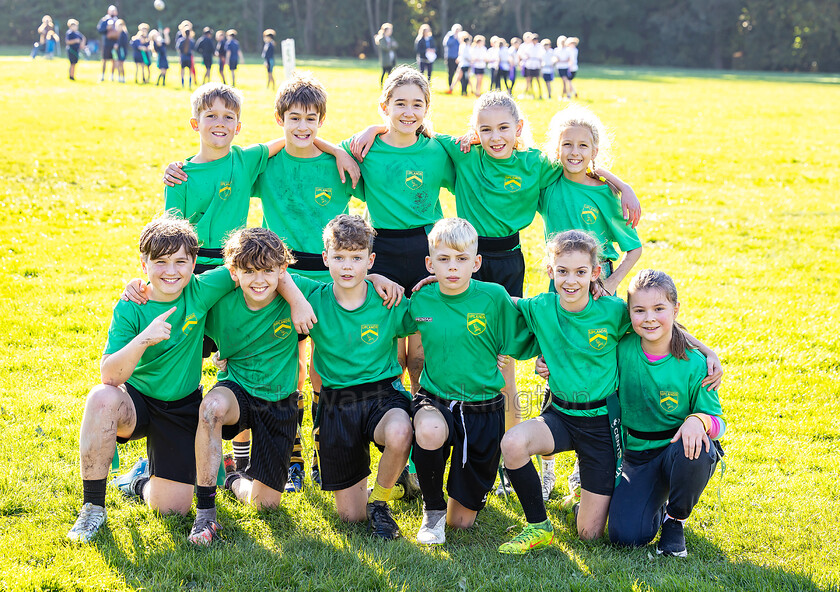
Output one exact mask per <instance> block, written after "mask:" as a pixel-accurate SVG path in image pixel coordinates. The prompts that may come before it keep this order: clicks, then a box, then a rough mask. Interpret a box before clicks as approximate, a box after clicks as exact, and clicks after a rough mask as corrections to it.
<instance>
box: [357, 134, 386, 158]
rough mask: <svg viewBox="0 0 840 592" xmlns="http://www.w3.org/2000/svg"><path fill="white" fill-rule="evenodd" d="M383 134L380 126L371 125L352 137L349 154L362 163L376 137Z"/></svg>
mask: <svg viewBox="0 0 840 592" xmlns="http://www.w3.org/2000/svg"><path fill="white" fill-rule="evenodd" d="M382 133H385V132H384V131H383V127H382V126H381V125H372V126H370V127H368V128H366V129H365V130H364V131H363V132H361V133H358V134H356V135H355V136H353V139H352V140H350V153H351V154H352V155H353V156H354V157H355V158H356V159H357V160H358V161H359V162H361V161H363V160H364V159H365V156H367V153H368V152H369V151H370V148H371V146H373V143H374V141H376V136H378V135H379V134H382Z"/></svg>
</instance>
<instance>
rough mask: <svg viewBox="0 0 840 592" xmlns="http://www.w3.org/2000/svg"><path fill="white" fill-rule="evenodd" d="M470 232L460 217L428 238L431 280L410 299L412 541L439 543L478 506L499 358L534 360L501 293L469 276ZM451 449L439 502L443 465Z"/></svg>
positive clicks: (473, 249)
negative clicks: (417, 371) (414, 339)
mask: <svg viewBox="0 0 840 592" xmlns="http://www.w3.org/2000/svg"><path fill="white" fill-rule="evenodd" d="M477 249H478V235H477V233H476V231H475V229H474V228H473V227H472V225H471V224H470V223H469V222H467V221H466V220H462V219H460V218H445V219H443V220H440V221H439V222H437V223H436V224H435V226H434V228H433V229H432V231H431V232H430V233H429V256H428V258H427V259H426V267H427V268H428V271H429V272H430V273H433V274H434V275H435V277H436V278H437V283H436V284H433V285H430V286H426V287H424V288H422V289H421V290H420V291H418V292H417V293H415V294H414V296H413V297H412V299H411V304H410V306H409V309H410V312H411V317H412V319H413V320H414V323H415V324H416V325H417V327H418V328H419V330H420V334H421V335H422V337H423V343H424V344H425V351H426V364H425V367H424V369H423V374H422V375H421V377H420V387H421V388H420V391H419V392H418V393H417V395H416V396H415V397H414V400H413V402H412V412H413V418H414V429H415V444H414V447H413V449H412V458H413V460H414V464H415V466H416V468H417V476H418V477H419V480H420V489H421V490H422V492H423V523H422V525H421V527H420V530H419V532H418V533H417V540H418V541H419V542H421V543H423V544H441V543H443V542H445V540H446V536H445V525H446V523H449V525H450V526H452V527H454V528H468V527H470V526H472V525H473V523H474V522H475V517H476V515H477V514H478V512H479V511H480V510H481V509H482V508H483V507H484V505H485V503H486V497H487V492H488V491H489V490H490V489H491V488H492V486H493V482H494V480H495V476H496V469H497V468H498V465H499V441H500V440H501V438H502V434H503V433H504V428H505V399H504V397H503V396H502V394H501V389H502V388H503V387H504V384H505V381H504V377H503V376H502V373H501V371H500V370H499V368H498V367H497V356H498V355H499V354H506V355H511V356H514V357H516V358H519V359H527V358H530V357H533V356H535V355H536V354H537V350H536V347H535V346H536V344H535V342H534V340H533V336H532V335H530V334H529V332H528V330H527V327H526V325H525V322H524V319H523V318H522V316H521V315H520V314H519V313H518V312H517V310H516V307H515V306H514V304H513V301H512V300H511V298H510V296H508V294H507V293H506V292H505V290H504V288H502V287H501V286H499V285H497V284H493V283H484V282H480V281H477V280H474V279H472V277H473V274H474V273H475V272H476V271H478V269H479V268H480V267H481V265H482V258H481V255H478V254H477ZM450 453H452V463H451V465H450V469H449V480H448V483H447V492H448V494H449V501H448V502H447V501H446V500H445V498H444V494H443V476H444V471H445V469H446V460H447V458H449V456H450Z"/></svg>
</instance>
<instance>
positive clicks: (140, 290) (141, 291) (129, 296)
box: [120, 278, 149, 304]
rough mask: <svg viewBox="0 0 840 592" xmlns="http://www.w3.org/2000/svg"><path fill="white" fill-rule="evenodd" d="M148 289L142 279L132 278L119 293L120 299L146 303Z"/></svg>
mask: <svg viewBox="0 0 840 592" xmlns="http://www.w3.org/2000/svg"><path fill="white" fill-rule="evenodd" d="M148 291H149V287H148V286H147V285H146V284H144V283H143V280H141V279H139V278H134V279H131V280H128V284H126V286H125V290H124V291H123V293H122V294H120V300H125V301H126V302H128V301H131V302H134V303H135V304H146V303H147V302H148V301H149V295H148Z"/></svg>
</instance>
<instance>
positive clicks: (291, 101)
mask: <svg viewBox="0 0 840 592" xmlns="http://www.w3.org/2000/svg"><path fill="white" fill-rule="evenodd" d="M293 105H300V106H301V107H303V108H309V107H312V108H313V109H315V110H316V111H317V112H318V120H319V121H324V117H326V115H327V91H326V90H325V89H324V87H323V86H322V85H321V83H320V82H318V80H317V79H316V78H315V77H314V76H313V75H312V73H311V72H295V74H294V76H292V77H291V78H290V79H289V80H287V81H286V82H284V83H283V84H282V85H280V88H278V89H277V98H276V99H275V101H274V112H275V113H276V114H277V116H278V117H279V118H280V119H283V115H284V114H285V113H286V111H288V110H289V109H291V108H292V106H293Z"/></svg>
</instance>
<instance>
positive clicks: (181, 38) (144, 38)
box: [65, 19, 273, 89]
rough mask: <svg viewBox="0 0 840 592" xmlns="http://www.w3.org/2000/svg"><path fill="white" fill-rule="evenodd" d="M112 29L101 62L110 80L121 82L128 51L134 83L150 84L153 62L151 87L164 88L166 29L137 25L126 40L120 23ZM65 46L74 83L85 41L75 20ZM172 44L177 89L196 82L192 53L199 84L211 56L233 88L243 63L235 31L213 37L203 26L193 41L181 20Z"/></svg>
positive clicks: (208, 70)
mask: <svg viewBox="0 0 840 592" xmlns="http://www.w3.org/2000/svg"><path fill="white" fill-rule="evenodd" d="M114 27H115V34H116V38H115V40H114V41H113V43H112V44H110V47H111V49H110V50H109V51H110V54H109V55H103V60H104V61H111V62H112V66H111V80H112V81H113V80H114V77H115V75H116V76H117V80H118V81H119V82H123V83H124V82H125V61H126V60H127V58H128V52H129V50H131V52H132V59H133V61H134V83H135V84H147V83H149V82H151V80H152V78H151V65H152V64H153V63H154V64H155V65H156V66H157V68H158V77H157V81H156V83H155V86H159V85H162V86H166V74H167V71H168V70H169V56H168V48H169V44H170V42H171V41H172V40H171V39H170V36H169V33H170V30H169V27H166V28H164V29H162V30H160V31H158V30H157V29H152V28H150V26H149V24H148V23H140V24H139V25H138V26H137V33H136V34H135V35H134V36H132V37H129V32H128V27H127V26H126V23H125V21H124V20H122V19H118V20H116V22H115V25H114ZM269 32H272V31H271V30H268V31H266V33H269ZM272 38H273V35H272ZM65 44H66V47H67V58H68V60H69V61H70V70H69V77H70V80H75V70H76V64H77V63H78V61H79V56H80V52H82V51H83V50H84V49H85V46H86V44H87V39H86V38H85V36H84V35H83V34H82V33H81V32H80V31H79V21H77V20H76V19H70V20H69V21H68V22H67V33H66V35H65ZM174 44H175V51H176V52H177V53H178V64H179V66H180V74H181V87H185V86H188V87H189V88H190V89H192V85H193V82H196V83H197V82H198V77H197V74H196V70H195V54H196V53H197V54H198V55H199V56H201V59H202V63H203V65H204V75H203V79H202V80H203V83H207V82H209V81H210V78H211V70H212V68H213V58H214V57H215V58H216V61H217V64H218V68H219V75H220V77H221V79H222V82H223V83H225V82H226V81H227V79H226V75H225V66H227V68H228V71H229V74H230V77H231V83H232V84H233V85H234V86H235V85H236V70H237V68H238V66H239V64H240V63H241V62H242V61H243V56H242V50H241V48H240V45H239V41H238V40H237V32H236V29H228V30H227V31H226V32H225V31H221V30H220V31H216V32H215V34H214V32H213V30H212V29H211V28H210V27H204V30H203V32H202V35H201V37H199V38H198V39H196V34H195V31H194V30H193V26H192V23H191V22H190V21H188V20H185V21H182V22H181V24H180V25H178V30H177V32H176V34H175V38H174ZM272 57H273V52H272ZM104 79H105V70H104V66H103V71H102V76H101V78H100V80H104Z"/></svg>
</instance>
